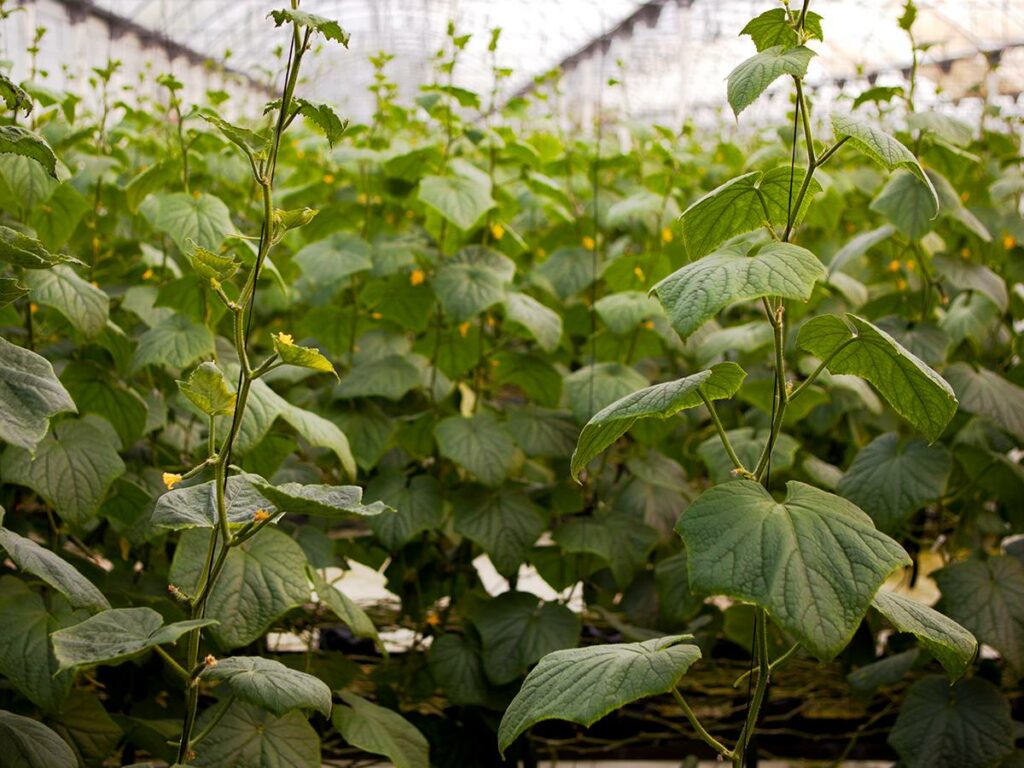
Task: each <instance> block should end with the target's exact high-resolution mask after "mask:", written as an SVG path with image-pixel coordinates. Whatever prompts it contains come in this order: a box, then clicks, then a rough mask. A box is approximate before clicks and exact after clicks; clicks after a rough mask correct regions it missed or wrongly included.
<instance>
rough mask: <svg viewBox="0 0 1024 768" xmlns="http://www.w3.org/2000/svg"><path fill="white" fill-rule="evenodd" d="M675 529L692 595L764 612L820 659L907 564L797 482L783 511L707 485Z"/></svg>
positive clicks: (895, 547) (825, 497) (745, 488)
mask: <svg viewBox="0 0 1024 768" xmlns="http://www.w3.org/2000/svg"><path fill="white" fill-rule="evenodd" d="M676 530H677V531H678V532H679V534H680V535H681V536H682V537H683V542H684V543H685V544H686V552H687V556H688V558H689V563H688V565H689V573H690V584H691V586H692V587H693V589H694V590H695V591H697V592H700V593H702V594H723V595H729V596H730V597H736V598H739V599H741V600H748V601H750V602H753V603H755V604H757V605H759V606H761V607H762V608H765V609H766V610H767V611H768V613H769V614H770V615H771V616H772V618H773V619H774V620H775V621H776V622H777V623H778V624H779V626H780V627H782V629H784V630H785V631H786V632H788V633H789V634H790V635H792V636H793V637H794V638H796V639H797V640H799V641H800V643H801V644H802V645H804V646H805V647H806V648H807V649H808V650H809V651H811V652H812V653H813V654H814V655H815V656H818V657H819V658H821V659H823V660H827V659H831V658H833V657H834V656H835V655H836V654H837V653H839V652H840V651H841V650H842V649H843V648H845V647H846V644H847V643H848V642H849V641H850V638H851V637H852V636H853V633H854V632H855V631H856V629H857V626H858V625H859V624H860V622H861V619H862V618H863V617H864V613H865V612H866V611H867V608H868V605H869V604H870V603H871V600H872V598H873V597H874V596H875V593H876V592H877V591H878V588H879V586H881V584H882V582H883V581H885V580H886V578H888V577H889V575H890V574H891V573H893V571H895V570H896V569H898V568H899V567H900V566H903V565H910V563H911V561H910V557H909V556H908V555H907V553H906V552H904V551H903V548H902V547H901V546H900V545H899V544H897V543H896V542H895V541H893V540H892V539H890V538H889V537H888V536H886V535H885V534H883V533H880V532H879V531H877V530H875V527H874V525H873V524H872V522H871V518H869V517H868V516H867V515H866V514H864V513H863V512H862V511H861V510H859V509H858V508H857V507H855V506H854V505H853V504H851V503H850V502H848V501H846V500H845V499H842V498H840V497H839V496H833V495H832V494H830V493H826V492H825V491H821V490H818V489H817V488H813V487H812V486H809V485H805V484H804V483H798V482H796V481H790V482H789V483H787V484H786V497H785V499H784V500H783V501H782V502H777V501H775V499H774V498H772V495H771V494H770V493H768V491H767V490H765V489H764V488H763V487H762V486H761V485H759V484H758V483H755V482H752V481H750V480H734V481H732V482H728V483H725V484H723V485H717V486H714V487H713V488H710V489H709V490H707V491H705V492H704V493H702V494H701V495H700V497H699V498H698V499H697V500H696V501H694V502H693V503H692V504H691V505H690V506H689V508H688V509H687V510H686V511H685V512H684V513H683V515H682V517H681V518H680V519H679V523H678V524H677V525H676Z"/></svg>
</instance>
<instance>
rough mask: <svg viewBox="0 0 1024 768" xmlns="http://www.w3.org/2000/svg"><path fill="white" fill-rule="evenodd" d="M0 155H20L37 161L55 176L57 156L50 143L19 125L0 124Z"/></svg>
mask: <svg viewBox="0 0 1024 768" xmlns="http://www.w3.org/2000/svg"><path fill="white" fill-rule="evenodd" d="M0 155H21V156H22V157H27V158H29V159H30V160H35V161H36V162H37V163H39V164H40V165H41V166H42V167H43V168H44V169H45V170H46V172H47V173H48V174H49V175H50V176H52V177H53V178H55V179H56V178H57V156H56V155H55V154H53V150H52V149H51V148H50V145H49V144H47V143H46V141H45V139H43V137H42V136H39V135H37V134H35V133H32V131H30V130H28V129H27V128H22V127H21V126H20V125H0Z"/></svg>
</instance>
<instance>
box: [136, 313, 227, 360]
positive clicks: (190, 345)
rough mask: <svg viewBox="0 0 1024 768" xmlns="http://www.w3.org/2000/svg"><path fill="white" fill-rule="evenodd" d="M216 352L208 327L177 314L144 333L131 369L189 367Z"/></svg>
mask: <svg viewBox="0 0 1024 768" xmlns="http://www.w3.org/2000/svg"><path fill="white" fill-rule="evenodd" d="M213 351H214V350H213V333H211V332H210V329H209V328H207V327H206V326H205V325H200V324H199V323H194V322H192V321H191V320H189V319H188V318H187V317H185V315H177V314H175V315H171V316H170V317H167V318H166V319H164V320H161V321H160V322H158V323H157V324H156V325H154V326H153V327H152V328H150V329H149V330H148V331H146V332H145V333H144V334H142V336H141V337H140V338H139V343H138V346H137V347H136V348H135V352H134V353H132V364H131V367H132V370H134V371H139V370H141V369H142V368H145V367H146V366H147V365H166V366H168V367H170V368H178V369H180V368H187V367H188V366H190V365H191V364H192V363H194V362H195V361H196V360H198V359H199V358H201V357H208V356H211V355H213Z"/></svg>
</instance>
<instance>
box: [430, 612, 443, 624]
mask: <svg viewBox="0 0 1024 768" xmlns="http://www.w3.org/2000/svg"><path fill="white" fill-rule="evenodd" d="M440 623H441V617H440V616H438V615H437V613H436V612H435V611H427V626H428V627H436V626H437V625H438V624H440Z"/></svg>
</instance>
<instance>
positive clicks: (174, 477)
mask: <svg viewBox="0 0 1024 768" xmlns="http://www.w3.org/2000/svg"><path fill="white" fill-rule="evenodd" d="M163 480H164V485H166V486H167V490H170V489H171V488H173V487H174V486H176V485H177V484H178V483H180V482H181V475H179V474H178V473H177V472H164V477H163Z"/></svg>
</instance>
